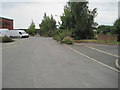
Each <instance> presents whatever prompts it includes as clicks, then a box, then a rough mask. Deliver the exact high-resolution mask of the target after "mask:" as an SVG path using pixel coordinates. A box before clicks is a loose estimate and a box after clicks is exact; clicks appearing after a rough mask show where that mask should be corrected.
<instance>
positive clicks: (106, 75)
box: [2, 37, 118, 88]
mask: <svg viewBox="0 0 120 90" xmlns="http://www.w3.org/2000/svg"><path fill="white" fill-rule="evenodd" d="M84 45H85V44H84ZM84 45H82V46H81V45H70V46H66V45H63V44H59V43H58V42H56V41H55V40H53V39H52V38H42V37H30V38H29V39H21V40H18V41H17V42H14V43H11V44H3V47H2V87H3V88H118V72H117V71H115V70H113V69H110V68H108V67H106V66H104V65H102V64H101V63H97V62H95V61H93V60H92V59H91V58H93V59H95V60H98V61H99V62H102V63H104V64H105V65H106V64H107V65H109V66H110V67H113V68H115V67H114V64H113V63H112V62H114V61H115V59H116V57H114V56H111V55H109V56H108V55H107V54H105V53H102V52H99V51H96V50H93V49H90V48H87V47H85V46H84ZM87 45H88V44H87ZM93 45H94V46H95V47H94V48H97V47H98V46H97V44H93ZM69 47H70V48H72V49H70V48H69ZM102 47H103V48H102ZM110 47H111V48H114V47H115V48H114V49H113V50H114V51H110V52H109V51H107V50H108V49H107V50H106V48H105V47H104V46H102V45H100V47H99V48H98V49H100V48H102V49H104V48H105V49H104V50H105V51H106V52H109V53H112V54H117V53H116V52H117V48H116V46H114V45H113V46H110ZM102 49H101V50H102ZM75 50H76V51H75ZM79 52H80V53H82V54H84V55H87V56H89V57H91V58H88V57H86V56H84V55H82V54H80V53H79ZM100 58H101V59H100Z"/></svg>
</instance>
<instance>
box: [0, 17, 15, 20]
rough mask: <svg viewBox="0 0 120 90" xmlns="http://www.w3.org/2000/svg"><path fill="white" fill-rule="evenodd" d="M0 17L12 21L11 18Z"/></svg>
mask: <svg viewBox="0 0 120 90" xmlns="http://www.w3.org/2000/svg"><path fill="white" fill-rule="evenodd" d="M0 19H6V20H12V21H13V19H9V18H5V17H0Z"/></svg>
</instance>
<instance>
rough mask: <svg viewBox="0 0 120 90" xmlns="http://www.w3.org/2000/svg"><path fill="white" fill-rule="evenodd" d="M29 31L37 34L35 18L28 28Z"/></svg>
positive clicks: (31, 33)
mask: <svg viewBox="0 0 120 90" xmlns="http://www.w3.org/2000/svg"><path fill="white" fill-rule="evenodd" d="M27 33H29V34H30V35H34V34H35V24H34V22H33V20H32V23H31V25H30V26H29V28H28V29H27Z"/></svg>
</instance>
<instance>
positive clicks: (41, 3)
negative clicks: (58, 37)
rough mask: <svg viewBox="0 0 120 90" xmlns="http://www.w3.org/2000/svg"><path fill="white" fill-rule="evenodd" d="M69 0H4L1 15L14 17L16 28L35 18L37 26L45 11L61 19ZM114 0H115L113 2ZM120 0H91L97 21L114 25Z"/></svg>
mask: <svg viewBox="0 0 120 90" xmlns="http://www.w3.org/2000/svg"><path fill="white" fill-rule="evenodd" d="M67 1H68V0H21V1H20V2H19V1H18V0H4V1H2V3H1V4H0V16H3V17H7V18H11V19H14V28H17V29H18V28H28V27H29V25H30V23H31V21H32V20H33V21H34V23H35V24H36V28H39V24H40V23H41V20H42V19H43V15H44V12H46V13H47V15H51V14H52V15H53V17H54V18H55V19H56V20H57V21H60V18H59V16H60V15H62V13H63V9H64V6H65V5H66V2H67ZM113 1H114V2H113ZM118 1H119V0H104V1H103V0H99V1H98V0H91V1H89V8H90V9H93V8H97V10H98V16H97V17H96V19H95V20H96V22H97V23H98V24H99V25H101V24H105V25H112V24H113V23H114V21H115V20H116V19H117V18H118Z"/></svg>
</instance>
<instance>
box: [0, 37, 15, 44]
mask: <svg viewBox="0 0 120 90" xmlns="http://www.w3.org/2000/svg"><path fill="white" fill-rule="evenodd" d="M0 42H3V43H7V42H13V40H12V39H11V38H10V37H8V36H4V37H0Z"/></svg>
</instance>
